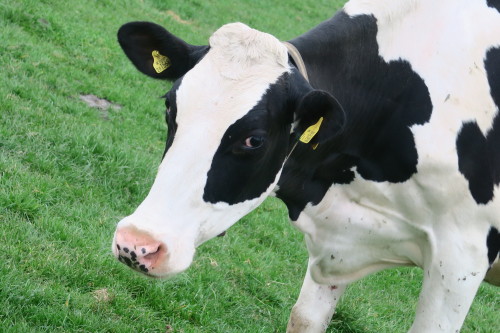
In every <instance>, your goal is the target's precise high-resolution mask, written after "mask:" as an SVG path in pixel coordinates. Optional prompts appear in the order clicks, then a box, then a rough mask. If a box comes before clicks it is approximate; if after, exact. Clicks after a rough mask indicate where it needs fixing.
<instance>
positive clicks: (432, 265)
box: [409, 237, 488, 333]
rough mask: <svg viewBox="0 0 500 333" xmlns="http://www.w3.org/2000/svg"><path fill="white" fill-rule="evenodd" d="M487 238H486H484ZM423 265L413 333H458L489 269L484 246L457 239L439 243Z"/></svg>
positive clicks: (411, 331)
mask: <svg viewBox="0 0 500 333" xmlns="http://www.w3.org/2000/svg"><path fill="white" fill-rule="evenodd" d="M485 238H486V237H485ZM436 250H437V251H436V254H435V255H434V256H433V258H432V260H431V262H429V264H428V265H425V267H424V281H423V285H422V290H421V292H420V298H419V302H418V306H417V312H416V316H415V321H414V322H413V326H412V327H411V329H410V331H409V332H410V333H422V332H425V333H434V332H440V333H443V332H446V333H457V332H460V328H461V327H462V324H463V322H464V320H465V317H466V315H467V312H468V311H469V308H470V306H471V304H472V301H473V299H474V296H475V295H476V292H477V289H478V288H479V285H480V284H481V281H482V280H483V278H484V276H485V274H486V271H487V269H488V260H487V252H486V249H485V248H484V249H483V248H479V247H476V246H474V245H472V244H470V243H469V244H467V243H466V242H465V241H463V238H462V240H458V241H456V243H452V242H448V243H447V244H444V242H443V243H442V244H439V246H438V247H437V248H436Z"/></svg>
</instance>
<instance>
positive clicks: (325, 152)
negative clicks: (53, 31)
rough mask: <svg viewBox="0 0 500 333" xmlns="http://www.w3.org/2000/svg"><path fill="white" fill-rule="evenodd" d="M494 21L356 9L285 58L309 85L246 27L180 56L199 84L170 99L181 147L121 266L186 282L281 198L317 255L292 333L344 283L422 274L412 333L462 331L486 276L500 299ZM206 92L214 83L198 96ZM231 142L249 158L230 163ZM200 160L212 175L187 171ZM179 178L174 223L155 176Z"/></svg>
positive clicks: (485, 6)
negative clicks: (270, 201)
mask: <svg viewBox="0 0 500 333" xmlns="http://www.w3.org/2000/svg"><path fill="white" fill-rule="evenodd" d="M499 7H500V6H499V3H498V1H488V2H487V3H486V2H484V1H469V0H467V1H466V0H464V1H451V0H450V1H440V2H436V1H432V0H428V1H350V2H349V3H348V4H347V5H346V6H345V9H344V11H341V12H339V13H338V14H337V15H336V16H334V17H333V18H332V19H330V20H328V21H325V22H323V23H322V24H320V25H319V26H318V27H316V28H314V29H313V30H311V31H309V32H308V33H306V34H304V35H302V36H300V37H298V38H296V39H294V40H292V41H290V42H291V43H292V44H293V45H295V47H296V48H297V49H298V50H299V52H300V54H301V55H302V58H303V60H304V63H305V66H306V69H307V72H308V75H309V79H310V84H309V83H307V82H306V81H305V80H304V79H303V78H302V76H301V75H300V74H299V73H298V71H297V70H296V69H295V67H294V66H293V65H292V64H291V63H290V62H288V58H287V57H286V48H285V47H284V46H283V45H281V44H280V43H279V42H278V41H277V40H274V39H272V38H269V36H268V35H264V34H261V33H258V32H255V31H253V30H252V31H251V32H249V30H247V28H246V27H242V26H240V25H228V26H225V27H223V28H221V29H220V30H219V31H218V32H216V33H215V34H214V36H213V37H212V38H211V41H210V42H211V43H210V49H208V48H206V47H191V46H190V48H191V49H190V50H188V51H189V52H190V54H195V56H194V60H191V62H192V65H189V66H187V67H188V69H187V70H189V69H191V67H193V66H194V68H192V69H191V70H190V71H189V72H188V74H186V75H185V77H184V78H183V79H181V80H179V81H178V82H177V83H176V84H175V85H174V87H173V89H172V91H173V92H174V93H175V95H174V96H171V101H170V103H171V104H172V99H173V100H174V102H175V103H176V108H175V110H174V109H172V110H173V111H175V114H174V112H170V117H173V118H171V119H170V123H169V129H170V132H175V135H173V134H171V133H169V140H168V143H167V150H166V155H165V158H164V161H163V162H162V166H161V167H160V171H159V175H158V177H157V180H156V181H155V184H154V186H153V188H152V190H151V193H150V195H149V196H148V198H146V200H145V201H144V203H143V204H141V206H140V207H139V208H138V210H137V211H136V213H134V214H133V215H131V216H130V217H128V218H126V219H125V220H124V221H122V222H121V223H120V226H119V228H118V231H117V235H116V237H115V242H114V245H113V248H114V250H115V253H116V255H117V256H120V257H121V260H125V261H129V262H128V263H129V265H132V266H133V263H132V262H130V259H132V261H136V265H135V266H137V267H141V268H140V269H141V270H142V271H145V272H147V273H148V274H151V275H158V276H161V275H169V274H172V273H176V272H178V271H182V270H183V269H185V268H187V267H188V266H189V264H190V263H191V260H192V256H193V254H194V248H195V247H196V246H197V245H199V244H201V243H202V242H204V241H205V240H207V239H210V238H211V237H213V236H215V235H216V234H218V233H220V232H221V231H223V230H225V229H226V228H227V227H229V226H230V225H231V224H233V223H234V222H236V221H237V219H238V218H240V217H241V216H243V215H244V214H246V213H247V212H248V211H250V210H251V209H253V208H255V207H256V206H257V205H258V204H259V203H260V202H262V200H264V199H265V197H267V196H268V195H270V194H272V193H275V194H276V195H277V196H278V197H279V198H280V199H282V200H283V201H284V202H285V204H286V205H287V207H288V210H289V214H290V218H291V220H292V222H293V224H294V225H295V226H296V227H297V228H299V229H300V230H301V231H302V232H303V233H304V234H305V238H306V243H307V247H308V251H309V256H310V259H309V266H308V272H307V274H306V277H305V280H304V284H303V287H302V291H301V294H300V297H299V300H298V302H297V304H296V305H295V307H294V309H293V311H292V315H291V318H290V322H289V327H288V329H289V331H290V332H319V331H323V330H324V329H325V328H326V327H327V325H328V322H329V320H330V318H331V316H332V314H333V312H334V308H335V304H336V303H337V301H338V299H339V297H340V296H341V294H342V292H343V291H344V289H345V286H346V285H347V284H348V283H350V282H352V281H355V280H357V279H359V278H361V277H363V276H365V275H367V274H369V273H372V272H374V271H377V270H380V269H384V268H388V267H393V266H398V265H417V266H420V267H422V268H423V269H424V271H425V274H424V283H423V287H422V292H421V297H420V300H419V305H418V308H417V315H416V319H415V321H414V324H413V326H412V328H411V330H410V331H411V332H456V331H458V330H459V329H460V327H461V325H462V323H463V320H464V318H465V316H466V314H467V312H468V309H469V307H470V305H471V302H472V300H473V298H474V295H475V293H476V290H477V288H478V286H479V284H480V283H481V281H482V280H483V279H484V278H485V275H486V273H487V272H488V269H490V268H491V267H492V266H493V268H492V269H491V270H490V274H489V275H488V276H487V279H488V280H489V281H490V282H493V283H495V284H500V283H499V282H500V281H499V280H500V277H498V276H497V275H498V264H496V265H497V266H495V262H498V254H499V247H500V235H499V233H498V230H500V214H499V213H500V206H499V205H500V199H499V196H500V195H499V193H498V190H499V189H498V188H499V187H498V184H499V183H500V148H498V147H500V116H499V115H498V110H499V106H500V13H499V9H500V8H499ZM478 18H481V19H478ZM242 34H243V35H244V36H243V35H242ZM124 35H126V36H129V35H130V36H132V35H133V34H130V33H127V34H125V33H124ZM121 38H122V39H121V43H122V46H123V47H124V49H125V52H126V53H127V54H128V55H129V57H130V58H131V59H132V61H133V62H134V63H135V64H136V66H137V67H138V68H139V69H140V70H142V71H143V72H145V73H147V74H150V73H149V72H148V69H147V68H146V69H144V68H143V67H141V66H142V65H141V63H139V62H138V61H137V60H134V59H136V58H134V57H135V56H134V54H132V55H131V51H129V48H130V46H129V44H130V43H129V44H127V41H124V40H125V37H123V36H122V37H121ZM131 40H133V38H131ZM134 42H136V41H134ZM143 44H144V45H149V44H148V43H143ZM188 49H189V48H188ZM263 49H265V50H266V51H265V52H264V50H263ZM261 51H262V54H263V55H260V56H256V55H255V54H256V52H257V53H258V52H261ZM165 52H166V51H165ZM174 59H175V56H174ZM172 62H174V60H173V61H172ZM195 64H196V65H195ZM150 75H151V74H150ZM165 75H166V76H165V78H167V79H173V78H177V77H179V76H180V75H178V74H169V73H168V72H167V74H165ZM168 75H170V77H169V76H168ZM181 75H182V73H181ZM152 76H158V75H156V74H154V73H153V74H152ZM203 78H210V79H211V80H212V82H211V83H210V84H209V85H207V84H200V82H199V81H200V79H203ZM318 90H321V91H325V92H326V93H319V92H318ZM172 91H171V93H172ZM172 94H173V93H172ZM190 96H196V98H194V99H193V98H192V97H190ZM325 96H326V97H325ZM329 96H334V97H335V98H333V97H329ZM336 100H337V101H338V103H339V104H340V105H341V107H340V106H339V105H338V104H337V102H336ZM220 110H225V112H224V113H217V112H220ZM318 110H319V111H318ZM177 111H178V112H177ZM318 112H319V113H321V112H324V113H321V114H317V113H318ZM344 112H345V115H343V113H344ZM214 115H217V117H214ZM320 115H321V116H322V117H324V118H325V123H326V125H322V126H323V128H322V129H320V132H318V134H317V138H316V142H315V143H319V146H318V147H317V148H316V149H313V148H312V146H311V145H308V144H302V143H299V144H298V145H297V146H296V147H295V149H293V151H292V152H291V153H290V151H291V149H290V148H291V147H292V146H293V144H294V142H295V141H294V140H295V139H294V138H296V137H297V136H298V134H300V133H302V132H303V131H304V129H305V128H307V127H308V125H311V124H312V123H315V122H316V120H317V118H318V117H319V116H320ZM344 117H345V121H344ZM335 119H340V120H335ZM292 121H293V123H294V124H293V128H292V131H293V134H292V136H291V138H292V139H291V140H290V138H289V136H288V133H289V131H290V126H291V124H292ZM188 128H189V129H188ZM264 129H265V130H264ZM207 131H208V132H207ZM259 131H260V132H259ZM241 132H244V135H243V136H242V138H243V139H242V140H241V141H242V142H243V144H242V146H241V147H240V146H237V145H236V146H235V143H233V141H231V140H234V137H237V136H238V135H240V134H239V133H241ZM245 133H246V134H245ZM248 133H250V134H248ZM255 133H264V134H255ZM246 136H248V137H247V139H246V140H245V137H246ZM193 140H194V141H193ZM204 140H205V141H204ZM207 140H208V141H207ZM259 140H260V141H259ZM193 142H207V145H205V146H202V147H197V146H196V144H194V143H193ZM262 142H265V144H262ZM207 146H208V149H207ZM187 147H189V148H187ZM183 149H184V151H182V150H183ZM186 149H188V151H186ZM262 149H266V151H265V152H264V153H262V155H258V152H259V150H262ZM198 150H199V151H198ZM207 150H208V152H207ZM289 153H290V154H289ZM288 154H289V156H288ZM193 155H194V158H196V159H198V158H199V156H200V155H207V156H208V158H207V159H206V163H205V164H203V162H200V163H199V166H196V167H194V168H192V169H190V168H185V166H186V165H190V163H192V162H191V161H193ZM235 156H236V157H235ZM238 156H239V157H238ZM241 156H244V158H243V159H242V157H241ZM252 163H257V165H261V164H264V165H265V168H264V169H266V170H265V171H263V170H261V168H258V169H259V170H254V169H255V165H254V164H252ZM174 164H175V165H181V166H184V170H183V174H184V175H183V177H184V178H188V179H190V181H192V182H193V186H192V188H191V189H188V191H186V192H185V194H184V195H181V199H178V198H176V201H175V203H172V206H169V204H168V203H167V204H165V203H164V202H163V201H161V200H165V201H167V200H168V199H167V198H169V197H172V196H171V194H169V192H168V191H169V189H171V188H177V187H178V186H177V182H178V181H179V180H178V177H177V178H175V177H172V176H170V178H168V176H166V174H167V173H168V174H172V169H168V170H167V166H168V165H174ZM246 168H249V169H246ZM242 172H243V173H244V174H245V175H247V174H249V175H248V177H249V178H248V180H246V179H245V178H244V177H243V179H241V178H242V177H240V176H238V174H241V173H242ZM221 184H222V185H221ZM190 196H193V197H195V198H199V199H198V200H199V201H196V200H197V199H192V198H190ZM201 198H202V199H201ZM179 200H181V203H180V204H179ZM174 204H175V205H174ZM179 205H180V206H179ZM160 206H163V207H164V208H159V207H160ZM174 206H175V208H173V207H174ZM184 215H187V216H188V217H185V216H184ZM165 216H168V217H169V219H170V220H176V221H177V220H179V221H181V222H182V221H186V219H187V220H197V221H199V222H198V223H194V224H189V225H187V226H186V223H185V222H182V223H181V222H179V223H180V224H179V225H181V226H182V227H181V228H184V229H182V230H187V231H182V233H183V234H184V235H188V236H183V238H182V239H180V240H179V239H177V238H176V237H180V235H179V233H176V232H175V231H173V230H174V229H175V228H176V225H175V222H172V223H173V225H174V227H172V226H168V223H167V222H165V223H163V224H162V223H161V222H162V221H163V220H164V219H165ZM179 225H177V226H179ZM123 244H130V246H131V245H132V244H134V246H135V245H139V246H142V245H144V246H143V248H144V252H143V253H144V254H145V257H144V258H139V259H137V255H135V254H134V256H133V257H132V258H130V257H128V256H127V255H126V254H125V253H124V252H123V251H122V250H121V248H123ZM184 244H187V245H184ZM120 245H121V246H120ZM117 248H118V250H117ZM127 253H128V252H127ZM186 253H187V254H186ZM174 257H183V258H184V259H182V260H181V259H176V260H173V259H172V258H174ZM151 258H153V259H154V260H153V259H151ZM140 264H142V265H140ZM154 269H156V270H157V271H156V273H155V272H153V270H154Z"/></svg>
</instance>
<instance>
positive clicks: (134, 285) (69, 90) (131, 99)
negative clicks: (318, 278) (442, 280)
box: [0, 0, 500, 333]
mask: <svg viewBox="0 0 500 333" xmlns="http://www.w3.org/2000/svg"><path fill="white" fill-rule="evenodd" d="M342 2H343V1H325V0H314V1H313V0H301V1H299V0H287V1H284V0H283V1H276V2H272V1H267V0H254V1H243V0H240V1H231V2H229V1H215V0H188V1H170V0H163V1H162V0H136V1H111V0H103V1H97V0H88V1H75V0H65V1H63V0H17V1H13V0H0V69H1V75H0V81H1V82H0V101H1V103H0V256H1V260H0V332H23V333H24V332H162V333H163V332H283V331H284V330H285V327H286V323H287V320H288V315H289V312H290V309H291V307H292V305H293V304H294V302H295V299H296V297H297V296H298V293H299V290H300V286H301V282H302V278H303V275H304V272H305V265H306V261H307V253H306V250H305V245H304V242H303V238H302V236H301V235H300V233H299V232H298V231H296V230H295V229H293V228H292V226H291V225H290V223H289V222H288V219H287V214H286V209H285V208H284V206H283V205H282V204H281V203H280V202H279V201H278V200H275V199H270V200H268V201H266V202H265V203H264V204H263V205H262V206H261V207H260V208H259V209H257V210H256V211H254V212H253V213H252V214H250V215H249V216H247V217H245V218H243V219H242V220H241V221H240V222H239V223H237V224H236V225H235V226H234V227H233V228H231V229H230V230H229V232H228V235H227V236H226V237H223V238H216V239H214V240H212V241H210V242H208V243H206V244H205V245H203V246H202V247H201V248H200V249H199V251H198V253H197V256H196V258H195V263H194V264H193V266H192V267H191V268H190V269H189V270H188V271H187V272H186V273H183V274H181V275H180V276H178V277H176V278H174V279H172V280H153V279H148V278H145V277H143V276H141V275H139V274H136V273H134V272H132V271H131V270H130V269H129V268H128V267H126V266H125V265H122V264H120V263H119V262H118V261H116V260H115V259H114V258H113V256H112V255H111V251H110V246H111V239H112V235H113V232H114V228H115V225H116V223H117V222H118V221H119V220H120V218H122V217H124V216H126V215H128V214H130V213H131V212H132V211H133V210H134V209H135V207H137V205H138V204H139V203H140V202H141V201H142V199H143V198H144V197H145V195H146V194H147V192H148V190H149V187H150V186H151V184H152V182H153V179H154V176H155V172H156V168H157V166H158V164H159V162H160V158H161V155H162V152H163V148H164V141H165V136H166V129H165V124H164V120H163V119H164V106H163V100H161V99H160V98H159V96H161V95H163V94H164V93H165V92H166V91H167V89H168V88H169V85H168V84H166V83H164V82H159V81H154V80H152V79H148V78H146V77H145V76H144V75H142V74H140V73H138V72H137V71H136V70H135V68H134V67H133V66H132V65H131V64H130V63H129V61H128V60H127V59H126V57H125V56H124V55H123V54H122V52H121V49H120V48H119V46H118V44H117V42H116V31H117V29H118V28H119V27H120V25H121V24H123V23H125V22H128V21H132V20H149V21H155V22H157V23H160V24H162V25H164V26H166V27H167V28H168V29H170V30H171V31H173V32H174V33H176V34H177V35H180V36H182V37H183V38H184V39H186V40H187V41H189V42H191V43H193V44H205V43H206V42H207V39H208V37H209V36H210V35H211V33H212V32H213V31H214V30H216V29H217V28H218V27H220V26H221V25H222V24H224V23H229V22H234V21H241V22H244V23H247V24H249V25H251V26H253V27H255V28H257V29H260V30H263V31H266V32H270V33H272V34H274V35H275V36H277V37H278V38H280V39H283V40H286V39H290V38H293V37H294V36H296V35H298V34H300V33H302V32H305V31H306V30H308V29H309V28H311V27H313V26H314V25H315V24H317V23H319V22H320V21H322V20H324V19H326V18H328V17H329V16H331V15H332V14H333V13H334V12H335V11H336V10H337V8H339V7H340V6H341V5H342ZM88 94H93V95H96V96H98V97H100V98H103V99H107V100H108V101H110V102H112V103H115V104H117V105H119V106H121V108H118V107H115V108H110V109H108V110H100V109H97V108H91V107H89V106H88V105H87V104H86V103H84V102H83V101H82V100H81V99H80V97H79V96H80V95H88ZM421 276H422V274H421V271H420V270H418V269H398V270H391V271H386V272H383V273H379V274H375V275H373V276H370V277H367V278H365V279H363V280H361V281H359V282H358V283H355V284H353V285H352V286H351V287H350V289H349V290H348V291H347V293H346V295H345V297H344V298H343V300H342V302H341V304H340V305H339V307H338V312H337V314H336V315H335V316H334V318H333V321H332V325H331V327H330V328H329V331H331V332H333V331H335V332H384V333H385V332H404V331H406V330H407V329H408V328H409V327H410V325H411V322H412V318H413V313H414V309H415V306H416V301H417V299H418V291H419V287H420V283H421ZM463 332H481V333H488V332H491V333H493V332H500V294H499V292H498V289H495V288H493V287H491V286H488V285H483V286H482V287H481V289H480V291H479V293H478V296H477V298H476V300H475V302H474V304H473V307H472V310H471V312H470V314H469V316H468V317H467V320H466V323H465V326H464V329H463Z"/></svg>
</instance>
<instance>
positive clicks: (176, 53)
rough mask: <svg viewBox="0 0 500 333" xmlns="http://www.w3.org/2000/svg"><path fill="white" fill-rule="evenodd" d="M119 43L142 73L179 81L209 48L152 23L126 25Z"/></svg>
mask: <svg viewBox="0 0 500 333" xmlns="http://www.w3.org/2000/svg"><path fill="white" fill-rule="evenodd" d="M118 42H119V43H120V46H121V47H122V49H123V51H124V52H125V54H126V55H127V56H128V58H129V59H130V61H132V63H133V64H134V65H135V67H137V69H138V70H139V71H141V72H143V73H144V74H146V75H148V76H151V77H153V78H156V79H167V80H176V79H178V78H179V77H181V76H183V75H184V74H186V72H188V71H189V70H190V69H191V68H193V67H194V65H196V63H197V62H198V61H199V60H200V59H201V58H202V57H203V56H204V55H205V54H206V52H207V51H208V46H195V45H190V44H188V43H186V42H185V41H183V40H182V39H180V38H178V37H176V36H174V35H173V34H171V33H170V32H168V31H167V30H166V29H165V28H163V27H162V26H160V25H157V24H154V23H151V22H130V23H127V24H125V25H123V26H122V27H121V28H120V29H119V30H118Z"/></svg>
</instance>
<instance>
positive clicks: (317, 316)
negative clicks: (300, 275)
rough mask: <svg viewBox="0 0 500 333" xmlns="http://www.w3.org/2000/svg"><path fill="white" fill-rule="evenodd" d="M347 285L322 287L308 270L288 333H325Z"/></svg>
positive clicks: (293, 310)
mask: <svg viewBox="0 0 500 333" xmlns="http://www.w3.org/2000/svg"><path fill="white" fill-rule="evenodd" d="M345 288H346V285H321V284H317V283H316V282H314V281H313V279H312V278H311V274H310V271H309V268H308V269H307V272H306V276H305V278H304V283H303V284H302V289H301V290H300V295H299V299H298V300H297V303H295V305H294V306H293V309H292V313H291V315H290V320H289V322H288V327H287V332H288V333H295V332H297V333H298V332H301V333H317V332H324V331H325V330H326V328H327V327H328V324H329V323H330V320H331V318H332V315H333V313H334V312H335V306H336V305H337V302H338V301H339V298H340V296H342V294H343V292H344V290H345Z"/></svg>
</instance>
